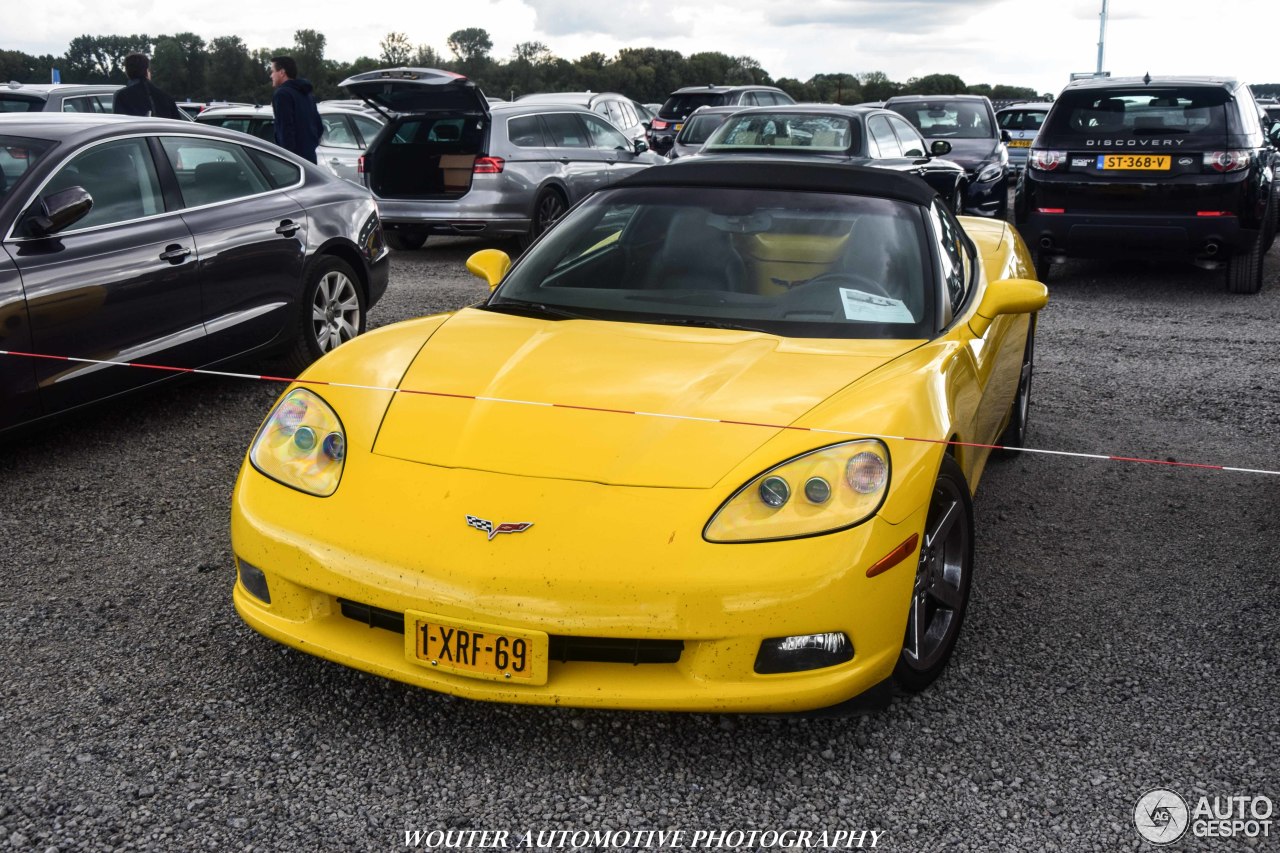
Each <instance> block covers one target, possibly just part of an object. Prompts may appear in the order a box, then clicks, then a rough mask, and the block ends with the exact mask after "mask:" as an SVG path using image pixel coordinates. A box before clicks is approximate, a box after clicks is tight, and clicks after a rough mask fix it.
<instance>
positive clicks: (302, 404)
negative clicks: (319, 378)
mask: <svg viewBox="0 0 1280 853" xmlns="http://www.w3.org/2000/svg"><path fill="white" fill-rule="evenodd" d="M346 456H347V439H346V435H345V434H344V433H343V430H342V421H340V420H338V416H337V414H335V413H334V411H333V409H331V408H329V404H328V403H326V402H325V401H324V400H321V399H320V397H319V395H317V394H316V393H315V392H313V391H308V390H307V389H306V388H295V389H293V390H292V391H290V392H289V393H288V394H286V395H285V396H284V398H283V399H282V400H281V401H280V402H279V403H277V404H276V407H275V408H274V409H273V410H272V411H271V417H269V418H267V422H266V423H265V424H263V425H262V429H260V430H258V437H257V438H255V439H254V440H253V447H252V449H250V451H249V461H250V462H252V463H253V467H254V468H257V469H258V471H260V472H261V473H262V474H264V475H265V476H267V477H270V478H271V479H273V480H275V481H276V482H278V483H283V484H284V485H286V486H289V487H291V488H294V489H297V490H299V491H302V492H306V493H307V494H310V495H318V496H319V497H322V498H327V497H328V496H329V495H331V494H333V493H334V492H335V491H337V489H338V481H339V480H341V479H342V463H343V460H344V459H346Z"/></svg>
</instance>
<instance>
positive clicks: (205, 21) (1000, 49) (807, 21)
mask: <svg viewBox="0 0 1280 853" xmlns="http://www.w3.org/2000/svg"><path fill="white" fill-rule="evenodd" d="M1108 7H1109V8H1108V11H1109V19H1108V23H1107V30H1106V40H1105V46H1106V54H1105V58H1104V67H1105V68H1106V69H1107V70H1109V71H1111V72H1112V74H1113V75H1115V76H1120V75H1138V76H1141V75H1142V74H1143V73H1144V72H1147V71H1150V72H1152V73H1153V74H1158V73H1192V74H1227V75H1234V76H1235V77H1237V78H1239V79H1242V80H1245V81H1248V82H1251V83H1270V82H1280V63H1278V62H1277V56H1278V55H1280V54H1277V52H1276V50H1274V49H1273V48H1272V47H1271V46H1270V45H1269V44H1268V40H1267V38H1266V34H1267V33H1268V32H1270V31H1271V30H1272V29H1273V28H1274V22H1273V20H1272V19H1273V18H1275V15H1274V13H1273V9H1274V5H1273V4H1272V3H1270V2H1265V0H1213V2H1209V3H1204V2H1196V3H1192V2H1188V0H1162V2H1152V0H1109V3H1108ZM1101 8H1102V0H1058V2H1027V0H805V2H783V0H733V2H728V1H727V0H683V2H680V0H675V2H673V0H462V2H452V3H450V2H442V0H428V2H423V0H377V2H374V3H368V4H361V3H352V2H350V0H344V2H341V3H339V2H334V0H313V2H301V3H262V2H259V1H258V0H217V2H207V3H203V2H192V3H173V2H168V3H156V2H150V0H116V2H113V3H109V4H108V3H102V2H100V0H59V2H58V3H56V4H54V5H52V6H49V5H39V4H35V3H10V4H7V8H6V9H5V12H4V15H3V19H4V25H3V28H2V29H0V48H2V49H8V50H22V51H25V52H27V53H33V54H43V53H52V54H60V53H62V52H64V51H65V50H66V47H67V45H68V43H69V42H70V41H71V39H72V38H74V37H75V36H77V35H81V34H91V35H107V34H121V35H123V34H130V33H148V34H150V35H152V36H156V35H160V34H163V33H171V32H181V31H191V32H195V33H198V34H199V35H201V36H203V37H204V38H206V39H211V38H214V37H216V36H221V35H232V34H234V35H239V36H240V37H241V38H243V39H244V41H245V43H246V44H248V45H249V47H250V48H258V47H266V48H273V47H280V46H283V45H288V44H291V43H292V41H293V32H294V31H295V30H297V29H299V28H303V27H305V28H310V29H315V30H318V31H319V32H321V33H323V34H324V35H325V36H326V37H327V38H328V48H327V56H328V57H329V58H331V59H340V60H346V61H350V60H353V59H355V58H356V57H357V56H361V55H367V56H377V55H378V54H379V52H380V51H379V47H378V43H379V42H380V41H381V40H382V38H383V37H384V36H385V35H386V34H387V33H388V32H391V31H393V30H395V31H400V32H403V33H405V34H407V35H408V36H409V39H410V40H411V41H412V42H413V43H414V44H426V45H430V46H432V47H434V48H436V49H437V50H438V51H440V52H441V53H442V54H445V55H448V52H447V48H446V46H445V40H446V39H447V37H448V35H449V33H451V32H454V31H455V30H458V29H462V28H464V27H482V28H484V29H485V30H487V31H488V32H489V35H490V36H491V37H492V39H493V43H494V50H493V55H494V56H495V57H496V58H500V59H507V58H509V57H510V55H511V50H512V48H513V47H514V46H515V45H516V44H518V43H520V42H523V41H542V42H544V43H546V44H547V45H548V46H550V47H551V49H552V52H553V53H555V54H556V55H557V56H560V57H563V58H566V59H576V58H578V57H579V56H581V55H583V54H585V53H589V52H591V51H600V52H602V53H604V54H606V55H609V56H612V55H613V54H614V53H615V52H616V51H617V50H618V49H620V48H624V47H647V46H654V47H661V48H667V49H671V50H678V51H680V52H681V53H683V54H685V55H689V54H691V53H696V52H698V51H704V50H705V51H719V52H722V53H728V54H732V55H746V56H751V57H754V58H755V59H756V60H758V61H759V62H760V64H761V65H762V66H763V67H764V69H765V70H766V71H767V72H768V73H769V74H771V75H772V76H774V77H796V78H799V79H801V80H804V79H807V78H809V77H810V76H812V75H814V74H816V73H835V72H848V73H853V74H859V73H863V72H867V71H883V72H884V73H885V74H887V75H888V76H889V78H890V79H892V80H897V81H900V82H901V81H905V80H907V79H908V78H910V77H917V76H923V75H925V74H934V73H951V74H958V75H959V76H960V77H961V78H962V79H963V80H964V81H965V82H966V83H970V84H973V83H991V84H993V85H994V84H1001V83H1004V84H1010V85H1018V86H1030V87H1033V88H1035V89H1037V90H1038V91H1041V92H1057V91H1058V90H1059V89H1061V88H1062V86H1063V85H1064V84H1065V83H1066V82H1067V79H1068V75H1069V74H1070V73H1071V72H1073V71H1093V70H1094V69H1095V68H1096V67H1097V61H1098V35H1099V33H1098V30H1099V12H1100V11H1101ZM53 10H56V12H55V11H53ZM1249 32H1254V33H1256V34H1257V35H1258V36H1259V37H1260V38H1259V40H1258V41H1257V42H1256V43H1255V44H1253V45H1252V46H1249V45H1246V44H1244V43H1242V38H1243V39H1247V38H1249V36H1248V35H1247V34H1248V33H1249ZM304 72H305V69H304ZM31 82H37V81H31ZM68 82H69V81H68ZM708 82H712V81H708ZM715 82H718V81H715Z"/></svg>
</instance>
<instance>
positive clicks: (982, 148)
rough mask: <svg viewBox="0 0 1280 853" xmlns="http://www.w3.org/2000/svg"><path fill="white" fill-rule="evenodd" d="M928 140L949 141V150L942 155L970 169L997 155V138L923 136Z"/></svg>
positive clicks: (998, 142)
mask: <svg viewBox="0 0 1280 853" xmlns="http://www.w3.org/2000/svg"><path fill="white" fill-rule="evenodd" d="M925 138H926V139H928V140H929V141H930V142H933V140H934V139H935V138H936V139H945V140H946V141H947V142H950V143H951V151H950V152H949V153H947V154H944V155H943V156H944V157H946V159H948V160H952V161H954V162H956V163H959V164H960V165H961V166H964V167H965V168H966V169H969V170H972V169H975V168H977V167H978V166H980V165H981V164H983V163H985V162H986V161H988V160H991V159H992V158H994V157H996V156H997V152H998V151H999V148H1000V141H999V140H997V139H955V138H952V137H946V136H939V137H925Z"/></svg>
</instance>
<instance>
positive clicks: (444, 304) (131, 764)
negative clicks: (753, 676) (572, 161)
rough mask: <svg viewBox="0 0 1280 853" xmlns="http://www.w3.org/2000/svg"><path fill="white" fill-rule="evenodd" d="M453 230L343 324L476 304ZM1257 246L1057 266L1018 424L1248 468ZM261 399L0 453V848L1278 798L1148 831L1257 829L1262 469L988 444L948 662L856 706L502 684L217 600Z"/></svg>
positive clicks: (1273, 505)
mask: <svg viewBox="0 0 1280 853" xmlns="http://www.w3.org/2000/svg"><path fill="white" fill-rule="evenodd" d="M481 245H482V244H479V243H476V242H473V241H466V240H455V241H439V240H433V241H431V242H430V243H429V244H428V246H427V247H426V248H425V249H424V250H422V251H419V252H411V253H399V254H397V255H396V256H395V258H394V264H393V266H394V269H393V276H392V285H391V290H390V293H389V294H388V296H387V298H386V299H385V301H384V302H383V303H382V304H380V305H379V306H377V308H375V310H374V312H373V323H374V325H379V324H384V323H388V322H392V321H395V320H399V319H404V318H407V317H412V316H417V315H421V314H424V313H431V312H435V311H439V310H447V309H451V308H454V307H457V306H459V305H462V304H465V303H467V302H469V301H474V300H476V299H479V298H480V297H481V296H482V295H483V288H482V286H481V285H479V284H478V283H477V282H476V280H475V279H472V278H471V277H470V276H469V275H467V274H466V273H465V272H464V270H463V260H464V259H465V257H466V255H467V254H469V253H470V252H471V251H473V250H474V249H476V248H478V247H480V246H481ZM1278 273H1280V247H1277V248H1275V249H1273V250H1272V252H1271V254H1270V256H1269V257H1268V262H1267V279H1268V281H1267V285H1266V287H1265V289H1264V292H1263V293H1262V295H1261V296H1257V297H1247V296H1245V297H1242V296H1231V295H1228V294H1227V293H1226V292H1225V290H1224V287H1223V283H1222V275H1221V273H1209V272H1204V271H1201V270H1196V269H1193V268H1190V267H1186V266H1180V265H1171V266H1154V265H1151V264H1142V265H1138V264H1132V265H1128V264H1123V263H1093V262H1089V263H1086V262H1074V263H1071V264H1069V265H1067V266H1065V267H1060V268H1058V269H1056V270H1055V276H1054V277H1053V279H1052V280H1051V282H1050V284H1051V290H1052V300H1051V303H1050V306H1049V307H1048V308H1047V309H1046V310H1045V311H1044V312H1043V314H1042V315H1041V320H1040V331H1039V336H1038V341H1037V356H1038V358H1037V372H1036V381H1035V389H1034V390H1035V393H1034V402H1033V425H1032V430H1031V436H1030V441H1031V444H1032V446H1035V447H1041V448H1050V449H1057V450H1070V451H1085V452H1097V453H1112V454H1122V455H1132V456H1146V457H1155V458H1159V459H1177V460H1181V461H1193V462H1204V463H1214V464H1225V465H1231V466H1240V467H1256V468H1266V469H1280V457H1278V456H1277V453H1276V436H1277V430H1276V426H1275V424H1276V423H1277V421H1278V420H1280V394H1278V393H1277V377H1278V376H1280V371H1278V370H1277V368H1278V367H1280V347H1278V346H1277V345H1278V344H1280V330H1278V329H1277V323H1276V319H1277V316H1278V315H1280V281H1277V276H1278ZM278 391H279V388H278V387H277V386H272V385H267V384H257V383H251V382H243V381H232V380H225V381H222V380H200V381H195V382H191V383H188V384H185V385H181V386H175V387H172V388H169V389H166V390H164V391H162V392H158V393H155V394H152V395H147V396H143V397H141V398H136V399H133V400H130V401H127V402H123V403H119V404H114V405H108V406H105V407H100V408H98V409H95V410H94V411H93V412H92V413H90V414H88V415H86V416H84V417H82V418H80V419H78V420H77V421H74V422H67V423H62V424H59V425H56V426H53V427H50V428H48V429H46V430H43V431H42V432H41V433H40V434H38V435H34V436H29V437H26V438H22V439H20V440H17V441H9V442H7V445H8V446H6V447H4V448H3V450H2V451H0V484H2V486H0V488H2V489H3V496H4V499H3V510H2V511H0V566H3V567H4V569H5V583H4V584H3V585H2V586H0V617H2V618H0V661H2V666H0V849H5V846H6V845H7V846H8V847H11V848H14V849H23V850H26V849H31V850H37V851H46V850H107V849H118V850H155V851H170V850H183V851H191V850H249V849H253V850H263V851H294V850H298V851H312V850H403V849H406V840H405V832H406V830H422V831H431V830H446V829H452V830H498V831H507V832H510V833H511V835H510V836H508V837H507V846H508V847H514V846H516V844H517V843H519V842H520V841H521V839H522V836H523V834H524V833H525V832H527V831H533V832H535V833H536V832H537V831H539V830H569V831H596V830H599V831H607V830H632V831H641V830H663V831H668V832H671V831H675V830H682V831H683V832H684V833H685V834H684V835H683V836H682V837H681V841H682V843H683V846H684V848H685V849H688V847H689V844H690V842H691V841H692V840H693V833H695V832H698V831H702V832H710V831H717V830H742V831H747V830H753V829H755V830H787V829H789V830H807V831H811V832H813V833H815V836H814V841H813V842H812V843H813V844H814V846H817V844H818V840H819V839H820V836H819V835H818V833H821V832H822V831H823V830H826V831H828V832H835V831H840V830H845V831H858V830H875V831H877V832H881V833H883V835H881V836H879V837H878V842H877V849H882V850H894V851H915V850H956V851H962V850H966V851H967V850H973V851H979V850H981V851H987V850H1017V851H1049V850H1061V851H1115V850H1127V849H1139V848H1142V847H1145V846H1147V845H1146V843H1145V842H1142V841H1141V840H1140V839H1139V837H1138V835H1137V834H1136V833H1135V828H1134V821H1133V808H1134V804H1135V802H1136V801H1137V799H1138V797H1139V796H1140V795H1141V794H1142V793H1143V792H1145V791H1147V790H1148V789H1151V788H1154V787H1167V788H1169V789H1171V790H1173V791H1175V792H1178V793H1180V794H1181V795H1182V796H1183V797H1184V798H1186V799H1187V800H1188V801H1190V802H1193V801H1194V798H1197V797H1199V796H1200V795H1202V794H1207V795H1209V796H1211V797H1212V796H1219V797H1225V796H1234V795H1248V796H1252V795H1255V794H1263V795H1267V796H1269V797H1270V798H1271V800H1272V801H1273V802H1275V803H1276V804H1277V806H1278V808H1277V814H1276V815H1275V819H1276V822H1277V826H1276V827H1275V828H1274V830H1273V832H1272V836H1273V837H1270V838H1263V839H1254V840H1252V841H1248V842H1246V841H1245V840H1243V839H1194V838H1191V837H1190V835H1188V836H1187V837H1186V838H1184V839H1183V840H1182V841H1181V842H1179V843H1177V844H1175V845H1173V846H1172V848H1171V849H1204V850H1213V851H1228V850H1247V849H1251V848H1255V847H1256V848H1257V849H1267V848H1268V847H1269V848H1270V849H1280V840H1277V838H1276V837H1274V836H1280V772H1278V771H1277V768H1278V767H1280V698H1278V697H1280V677H1278V674H1277V665H1276V660H1277V655H1276V649H1277V647H1280V596H1277V594H1276V590H1277V581H1276V565H1277V562H1278V561H1277V557H1278V556H1280V548H1278V547H1277V545H1276V544H1275V543H1276V539H1277V534H1278V533H1280V530H1278V529H1277V527H1278V525H1277V521H1276V519H1277V508H1278V504H1280V478H1277V477H1269V476H1259V475H1248V474H1233V473H1223V472H1217V471H1201V470H1194V469H1178V468H1168V467H1158V466H1151V465H1135V464H1126V463H1115V462H1101V461H1088V460H1081V459H1073V458H1064V457H1054V456H1039V455H1030V454H1021V455H1018V456H1016V457H1013V458H1009V459H1003V460H998V461H995V462H993V464H992V465H991V466H990V467H989V468H988V471H987V473H986V475H985V477H984V479H983V481H982V485H981V488H980V489H979V490H978V495H977V499H976V513H977V523H978V546H977V574H976V578H975V582H974V586H973V596H972V601H971V605H970V612H969V617H968V621H967V622H966V625H965V634H964V637H963V638H962V642H961V646H960V648H959V650H958V652H957V654H956V656H955V658H954V659H953V661H952V665H951V668H950V669H949V671H948V673H947V674H946V675H945V676H944V677H943V678H942V679H941V680H940V681H939V682H938V683H937V684H936V685H934V687H933V688H932V689H930V690H929V691H927V692H926V693H924V694H922V695H920V696H918V697H914V698H909V699H898V700H895V701H894V703H893V704H892V705H891V706H890V707H889V708H888V709H887V710H884V711H882V712H879V713H876V714H873V715H869V716H862V717H853V718H845V719H790V718H782V719H778V718H764V717H750V716H712V715H693V714H639V713H612V712H595V711H578V710H563V709H561V710H556V709H542V708H524V707H509V706H499V705H489V704H483V703H472V702H467V701H462V700H455V699H452V698H450V697H445V696H439V695H434V694H431V693H428V692H426V691H422V690H418V689H414V688H411V687H407V686H404V685H400V684H397V683H392V682H389V681H383V680H380V679H378V678H374V677H371V676H366V675H363V674H360V673H357V672H354V671H350V670H347V669H343V668H341V667H339V666H337V665H335V664H330V663H327V662H324V661H321V660H318V659H315V658H312V657H309V656H307V655H304V654H300V653H297V652H293V651H290V650H287V649H285V648H283V647H281V646H278V645H276V644H275V643H272V642H270V641H268V640H266V639H264V638H262V637H260V636H258V635H257V634H255V633H253V632H252V631H250V630H249V629H248V628H247V627H246V626H245V625H244V624H242V623H241V622H240V620H239V618H238V617H237V616H236V615H235V613H234V611H233V610H232V607H231V597H230V591H231V584H232V581H233V570H232V568H231V555H230V553H229V550H228V543H229V539H228V529H227V528H228V506H229V497H230V494H231V489H232V485H233V482H234V478H235V476H236V472H237V470H238V468H239V465H240V461H241V458H242V455H243V453H244V451H245V448H246V446H247V443H248V441H249V440H250V438H251V437H252V435H253V433H254V431H255V429H256V428H257V426H258V424H259V422H260V419H261V418H262V417H263V416H264V415H265V413H266V411H267V409H268V407H269V405H270V404H271V402H272V400H273V399H274V397H275V395H276V394H277V393H278ZM789 838H790V840H791V841H793V842H799V841H800V837H799V836H794V835H793V836H790V837H789ZM854 838H857V836H856V835H855V836H854ZM581 839H582V837H581V836H579V840H581ZM702 839H703V845H704V849H705V844H706V843H707V841H708V840H709V839H707V837H706V836H703V837H702ZM465 840H469V841H471V844H470V845H469V846H471V847H473V848H475V847H478V846H479V844H480V843H482V842H483V841H484V840H485V839H483V838H481V837H480V836H474V837H472V838H470V839H465ZM535 840H536V836H535ZM639 840H640V839H639V838H637V841H639ZM723 840H724V842H725V846H724V847H722V848H721V849H739V850H741V849H758V848H761V847H763V846H764V842H763V841H761V842H759V843H757V844H755V845H752V844H750V843H740V844H736V845H734V844H731V843H730V842H732V841H735V840H738V839H735V838H733V837H727V838H725V839H723ZM489 841H490V843H491V844H492V843H493V841H496V839H494V838H490V839H489ZM563 841H564V844H565V847H564V849H568V847H571V846H572V845H573V841H574V839H573V837H572V836H571V835H570V836H568V837H565V838H564V839H563ZM846 843H847V842H846ZM870 844H871V837H870V836H869V835H868V836H866V837H865V838H864V849H865V848H866V847H869V846H870ZM544 846H554V845H544ZM633 846H635V842H633ZM676 846H677V845H675V844H672V843H670V842H668V843H666V844H665V845H664V844H661V843H659V842H658V841H657V840H656V839H654V840H653V841H652V842H651V843H650V844H649V846H648V849H673V848H675V847H676ZM801 848H803V845H801ZM775 849H776V848H775Z"/></svg>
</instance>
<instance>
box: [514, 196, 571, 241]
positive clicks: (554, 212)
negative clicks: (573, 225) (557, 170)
mask: <svg viewBox="0 0 1280 853" xmlns="http://www.w3.org/2000/svg"><path fill="white" fill-rule="evenodd" d="M568 209H569V205H568V202H566V201H565V198H564V196H563V195H561V194H560V191H559V190H553V189H545V190H543V191H542V192H540V193H538V199H537V201H535V202H534V203H533V217H532V221H531V222H530V223H529V232H528V233H527V234H523V235H521V236H520V237H518V238H516V242H517V243H518V244H519V245H520V249H521V250H524V249H527V248H529V247H530V246H532V245H533V242H534V241H535V240H537V239H538V238H539V237H541V236H542V235H543V234H545V233H546V232H547V230H548V229H549V228H551V226H553V225H555V224H556V221H557V220H559V219H560V217H561V216H564V212H565V211H566V210H568Z"/></svg>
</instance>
